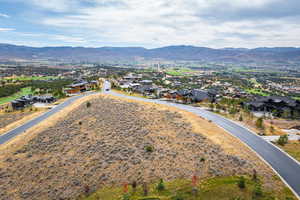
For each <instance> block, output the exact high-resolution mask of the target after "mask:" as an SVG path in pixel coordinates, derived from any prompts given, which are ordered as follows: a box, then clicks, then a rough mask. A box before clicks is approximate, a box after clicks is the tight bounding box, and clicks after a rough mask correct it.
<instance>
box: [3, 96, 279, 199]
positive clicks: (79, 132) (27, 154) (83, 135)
mask: <svg viewBox="0 0 300 200" xmlns="http://www.w3.org/2000/svg"><path fill="white" fill-rule="evenodd" d="M87 101H89V102H90V106H87V105H88V104H87ZM47 123H48V124H47ZM49 123H50V124H49ZM0 151H1V154H0V178H1V179H0V199H32V200H33V199H75V198H76V197H78V196H79V195H81V194H83V193H84V191H85V188H87V187H88V188H89V189H90V191H95V190H96V189H98V188H99V187H102V186H103V185H120V184H121V183H123V182H132V181H138V182H139V183H140V182H144V181H145V182H149V183H150V182H152V181H156V180H157V179H159V178H163V179H164V180H166V181H167V180H175V179H178V178H183V179H190V178H191V177H192V176H193V175H195V174H196V175H197V176H198V177H199V178H200V179H204V178H207V177H215V176H236V175H251V174H252V173H253V170H254V169H255V170H256V171H257V173H258V175H259V177H261V179H262V181H263V187H264V189H265V190H266V191H273V190H276V191H281V190H282V189H283V188H284V186H283V184H282V183H281V182H280V180H279V179H278V178H276V176H275V175H274V173H273V172H272V170H271V169H270V168H269V167H267V166H266V164H264V163H263V162H262V161H261V160H259V159H258V158H257V157H256V155H255V154H254V153H253V152H252V151H251V150H249V149H248V148H247V147H246V146H245V145H243V144H242V143H241V142H239V141H238V140H237V139H235V138H234V137H232V136H231V135H230V134H228V133H226V132H224V131H223V130H222V129H220V128H218V127H217V126H215V125H214V124H212V123H210V122H208V121H207V120H204V119H201V118H199V117H197V116H195V115H193V114H191V113H187V112H185V111H180V110H177V109H175V108H171V107H166V106H162V105H156V104H151V103H140V102H137V101H130V100H123V99H119V98H116V97H111V96H102V95H94V96H89V97H86V99H85V100H80V102H77V103H76V104H74V105H73V107H68V108H67V109H66V110H63V111H61V112H60V113H57V115H55V116H53V117H52V120H51V119H49V120H47V122H44V123H42V124H40V125H38V126H37V127H35V128H34V129H32V130H31V131H27V133H26V134H24V135H21V136H19V138H16V139H15V140H14V141H12V142H11V143H10V144H7V145H6V146H5V147H1V148H0Z"/></svg>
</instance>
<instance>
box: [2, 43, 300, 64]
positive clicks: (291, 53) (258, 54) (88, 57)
mask: <svg viewBox="0 0 300 200" xmlns="http://www.w3.org/2000/svg"><path fill="white" fill-rule="evenodd" d="M19 59H23V60H34V59H48V60H55V61H64V62H71V61H90V62H99V61H106V62H108V61H134V60H138V59H146V60H152V59H163V60H200V61H231V62H267V61H270V62H274V61H281V62H282V61H285V62H286V61H300V49H299V48H292V47H290V48H287V47H286V48H280V47H277V48H256V49H242V48H224V49H212V48H205V47H196V46H184V45H182V46H167V47H162V48H155V49H145V48H142V47H101V48H84V47H42V48H36V47H28V46H16V45H10V44H0V61H13V60H19Z"/></svg>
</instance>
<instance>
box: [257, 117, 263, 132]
mask: <svg viewBox="0 0 300 200" xmlns="http://www.w3.org/2000/svg"><path fill="white" fill-rule="evenodd" d="M255 125H256V127H257V128H260V129H263V128H264V119H263V118H262V117H260V118H258V119H257V120H256V122H255Z"/></svg>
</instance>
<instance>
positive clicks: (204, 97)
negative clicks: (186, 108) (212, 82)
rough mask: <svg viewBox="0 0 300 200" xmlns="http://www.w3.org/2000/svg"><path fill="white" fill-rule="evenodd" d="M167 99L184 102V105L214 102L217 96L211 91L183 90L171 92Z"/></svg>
mask: <svg viewBox="0 0 300 200" xmlns="http://www.w3.org/2000/svg"><path fill="white" fill-rule="evenodd" d="M166 97H167V98H169V99H176V100H178V101H182V102H183V103H198V102H203V101H208V102H214V101H215V97H216V94H215V93H214V92H213V91H209V90H199V89H192V90H188V89H182V90H178V91H170V92H169V93H168V94H167V95H166Z"/></svg>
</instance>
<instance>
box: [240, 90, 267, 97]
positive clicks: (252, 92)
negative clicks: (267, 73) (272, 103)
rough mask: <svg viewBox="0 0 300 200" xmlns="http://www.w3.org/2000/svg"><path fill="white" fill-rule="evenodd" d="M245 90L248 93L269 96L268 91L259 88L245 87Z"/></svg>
mask: <svg viewBox="0 0 300 200" xmlns="http://www.w3.org/2000/svg"><path fill="white" fill-rule="evenodd" d="M246 92H247V93H249V94H256V95H260V96H270V95H269V94H268V93H266V92H264V91H263V90H260V89H247V90H246Z"/></svg>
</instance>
